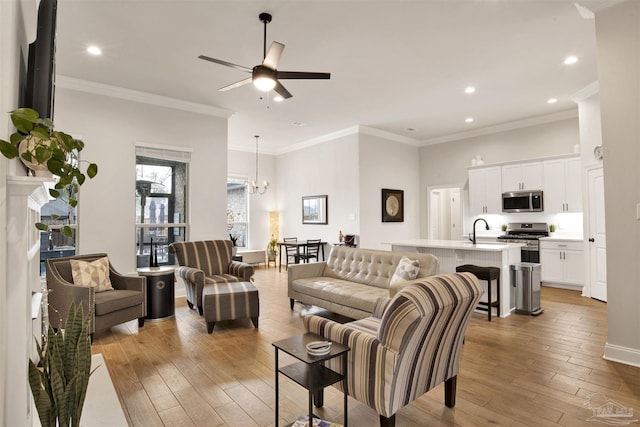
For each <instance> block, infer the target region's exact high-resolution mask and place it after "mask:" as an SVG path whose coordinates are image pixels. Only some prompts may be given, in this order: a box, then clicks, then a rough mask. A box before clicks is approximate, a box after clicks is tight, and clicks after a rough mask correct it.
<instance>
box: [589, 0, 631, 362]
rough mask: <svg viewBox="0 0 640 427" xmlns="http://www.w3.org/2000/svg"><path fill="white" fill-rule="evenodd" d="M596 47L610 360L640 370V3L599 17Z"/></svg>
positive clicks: (627, 3)
mask: <svg viewBox="0 0 640 427" xmlns="http://www.w3.org/2000/svg"><path fill="white" fill-rule="evenodd" d="M596 42H597V52H598V73H599V83H600V106H601V115H602V145H603V147H604V159H603V163H604V184H605V215H606V230H607V299H608V304H607V309H608V310H607V313H608V336H607V345H606V347H605V358H607V359H611V360H618V361H622V362H624V363H628V364H633V365H636V366H640V334H639V333H638V327H639V326H640V309H639V308H640V269H639V268H638V260H639V259H640V221H638V219H637V218H636V210H637V204H639V203H640V168H639V167H638V165H640V143H639V142H640V2H638V1H636V0H629V1H625V2H623V3H620V4H617V5H615V6H612V7H611V8H608V9H605V10H602V11H599V12H597V13H596Z"/></svg>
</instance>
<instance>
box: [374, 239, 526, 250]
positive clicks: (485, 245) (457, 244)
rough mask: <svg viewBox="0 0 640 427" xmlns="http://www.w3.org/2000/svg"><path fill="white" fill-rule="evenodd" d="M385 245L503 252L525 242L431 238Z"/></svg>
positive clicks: (399, 241)
mask: <svg viewBox="0 0 640 427" xmlns="http://www.w3.org/2000/svg"><path fill="white" fill-rule="evenodd" d="M383 244H384V245H391V247H392V248H394V247H396V248H397V247H403V248H407V247H414V248H434V249H435V248H437V249H458V250H472V251H489V252H501V251H504V250H511V249H513V248H521V247H522V246H525V244H524V243H502V242H479V243H476V244H475V245H474V244H473V243H471V241H468V240H431V239H406V240H394V241H392V242H383Z"/></svg>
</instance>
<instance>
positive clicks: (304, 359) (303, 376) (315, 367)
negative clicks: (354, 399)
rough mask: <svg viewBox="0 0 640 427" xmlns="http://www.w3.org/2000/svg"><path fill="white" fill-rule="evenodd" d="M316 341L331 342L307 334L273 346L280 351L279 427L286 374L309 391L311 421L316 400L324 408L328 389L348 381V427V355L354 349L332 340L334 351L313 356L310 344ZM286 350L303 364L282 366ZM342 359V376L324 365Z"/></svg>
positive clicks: (345, 397)
mask: <svg viewBox="0 0 640 427" xmlns="http://www.w3.org/2000/svg"><path fill="white" fill-rule="evenodd" d="M312 341H328V340H327V339H326V338H325V337H322V336H320V335H317V334H313V333H310V332H307V333H306V334H303V335H296V336H293V337H290V338H286V339H283V340H280V341H276V342H274V343H273V346H274V347H275V352H276V427H278V422H279V412H278V398H279V392H280V390H279V379H278V377H279V375H278V374H283V375H285V376H286V377H288V378H290V379H292V380H293V381H295V382H296V383H298V384H299V385H301V386H302V387H304V388H305V389H307V390H308V391H309V419H310V420H312V419H313V401H314V398H315V405H316V407H317V408H321V407H322V405H323V404H324V402H323V401H324V388H325V387H328V386H330V385H332V384H335V383H337V382H339V381H344V383H343V391H344V427H347V383H346V381H347V369H348V368H347V354H348V352H349V350H350V348H349V347H347V346H346V345H343V344H340V343H338V342H335V341H331V350H330V351H329V353H328V354H325V355H323V356H311V355H310V354H309V353H307V348H306V345H307V344H308V343H310V342H312ZM279 350H282V351H284V352H285V353H287V354H288V355H290V356H293V357H294V358H296V359H298V360H299V362H296V363H293V364H291V365H287V366H283V367H280V366H278V351H279ZM338 356H342V372H343V373H342V374H339V373H338V372H335V371H333V370H331V369H329V368H327V367H326V366H324V362H326V361H327V360H330V359H333V358H335V357H338Z"/></svg>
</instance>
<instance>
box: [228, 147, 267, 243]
mask: <svg viewBox="0 0 640 427" xmlns="http://www.w3.org/2000/svg"><path fill="white" fill-rule="evenodd" d="M258 161H259V165H258V172H259V175H258V180H259V183H262V182H263V181H264V180H267V181H269V183H270V184H269V188H268V189H267V192H266V193H265V194H263V195H258V194H254V195H251V196H249V218H250V221H249V249H266V247H267V243H269V239H270V238H271V235H270V233H269V212H272V211H277V210H278V206H277V203H278V201H277V194H278V186H277V185H276V183H275V180H276V157H275V156H272V155H266V154H260V155H259V156H258ZM228 167H229V176H234V177H243V178H246V179H248V180H249V182H251V181H252V180H253V179H255V176H256V172H255V169H256V155H255V152H245V151H235V150H229V152H228ZM277 237H278V236H276V238H277Z"/></svg>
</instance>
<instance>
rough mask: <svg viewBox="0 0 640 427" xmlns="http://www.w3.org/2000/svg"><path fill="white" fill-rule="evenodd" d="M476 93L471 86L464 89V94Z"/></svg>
mask: <svg viewBox="0 0 640 427" xmlns="http://www.w3.org/2000/svg"><path fill="white" fill-rule="evenodd" d="M475 91H476V88H475V87H473V86H467V87H465V88H464V93H473V92H475Z"/></svg>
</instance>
